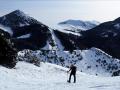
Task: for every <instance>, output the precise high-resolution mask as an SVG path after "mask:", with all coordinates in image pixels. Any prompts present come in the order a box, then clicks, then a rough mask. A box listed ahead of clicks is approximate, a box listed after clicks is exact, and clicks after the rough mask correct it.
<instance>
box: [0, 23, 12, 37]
mask: <svg viewBox="0 0 120 90" xmlns="http://www.w3.org/2000/svg"><path fill="white" fill-rule="evenodd" d="M0 29H2V30H4V31H5V32H8V33H9V34H10V35H11V36H12V35H13V31H12V30H11V28H9V27H7V26H4V25H1V24H0Z"/></svg>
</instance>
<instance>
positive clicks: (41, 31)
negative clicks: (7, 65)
mask: <svg viewBox="0 0 120 90" xmlns="http://www.w3.org/2000/svg"><path fill="white" fill-rule="evenodd" d="M21 13H22V14H21ZM5 16H6V17H7V18H4V19H2V20H3V23H1V24H2V27H9V28H10V29H7V28H3V29H5V30H2V31H1V32H3V31H4V32H5V33H7V32H8V31H7V30H9V32H8V34H9V33H10V30H11V31H12V35H11V33H10V35H9V38H10V39H11V40H12V41H13V42H14V45H15V46H16V48H17V49H18V51H22V50H24V49H31V50H38V51H34V52H33V51H31V53H35V52H36V53H35V55H34V56H36V55H37V54H39V55H38V56H39V59H40V60H42V61H47V62H51V63H55V64H59V65H62V66H65V67H66V66H68V65H70V64H71V63H76V64H77V66H78V67H79V71H83V72H86V73H89V74H93V75H103V76H107V75H108V76H110V75H112V74H113V73H114V72H115V70H117V71H118V69H119V60H117V59H114V58H112V57H110V56H108V55H107V54H104V52H102V51H100V50H99V49H95V48H94V49H89V48H91V47H97V48H100V49H102V50H103V51H104V50H107V51H109V50H110V49H111V48H117V47H116V45H119V42H117V40H118V41H119V31H117V30H118V25H117V28H116V26H115V25H116V24H118V20H116V21H113V22H115V23H114V24H113V22H112V23H111V22H110V23H107V24H105V23H103V24H100V25H98V26H96V27H94V28H93V29H92V30H87V31H81V32H80V34H79V33H78V32H73V33H71V32H70V33H68V32H66V31H64V30H63V31H60V30H54V29H52V28H50V27H48V26H46V25H44V24H42V23H40V22H38V21H37V20H35V19H33V18H31V17H29V16H28V15H26V14H24V13H23V12H21V11H19V10H17V11H14V12H12V13H10V14H7V15H5ZM3 17H4V16H3ZM3 17H2V18H3ZM14 17H15V18H14ZM19 18H20V19H19ZM11 19H12V20H11ZM1 22H2V21H1ZM15 22H17V23H15ZM19 23H22V24H24V25H23V26H21V25H20V24H19ZM25 23H27V24H25ZM104 24H105V25H104ZM106 25H108V26H109V27H108V30H102V28H104V29H105V28H107V27H106ZM112 25H113V26H114V28H113V29H111V28H110V26H111V27H112ZM114 29H115V30H114ZM98 30H99V31H98ZM110 30H112V31H114V32H115V33H117V36H116V35H115V36H116V38H112V37H110V38H109V39H108V37H107V38H106V37H103V33H104V32H108V33H107V34H109V35H112V34H111V33H109V31H110ZM76 33H77V34H76ZM104 34H105V33H104ZM6 35H7V34H6ZM106 40H108V42H110V46H111V47H109V46H108V44H107V43H105V42H106ZM110 40H113V42H111V41H110ZM114 41H115V43H114ZM101 42H102V43H101ZM103 45H104V46H103ZM99 46H101V47H102V48H101V47H99ZM87 48H88V50H85V49H87ZM81 50H83V51H81ZM117 50H119V49H117ZM97 52H100V55H97ZM118 52H119V51H118ZM23 53H24V51H23ZM111 53H114V52H113V51H112V52H110V53H109V54H111ZM98 54H99V53H98ZM89 55H91V56H89ZM111 55H112V56H118V55H119V53H115V55H114V54H111ZM23 58H24V56H23ZM108 68H109V69H108Z"/></svg>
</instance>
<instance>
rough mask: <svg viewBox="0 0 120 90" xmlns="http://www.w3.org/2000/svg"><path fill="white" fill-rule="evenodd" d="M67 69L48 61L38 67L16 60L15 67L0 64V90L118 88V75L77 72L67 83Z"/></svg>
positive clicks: (105, 89) (92, 89)
mask: <svg viewBox="0 0 120 90" xmlns="http://www.w3.org/2000/svg"><path fill="white" fill-rule="evenodd" d="M67 70H68V69H66V68H63V67H60V66H57V65H54V64H49V63H41V66H40V67H37V66H34V65H32V64H29V63H25V62H18V63H17V65H16V67H15V69H7V68H5V67H2V66H0V90H119V88H120V85H119V82H120V77H99V76H93V75H88V74H84V73H81V72H77V82H76V83H67V82H66V81H67V79H68V75H67V72H66V71H67Z"/></svg>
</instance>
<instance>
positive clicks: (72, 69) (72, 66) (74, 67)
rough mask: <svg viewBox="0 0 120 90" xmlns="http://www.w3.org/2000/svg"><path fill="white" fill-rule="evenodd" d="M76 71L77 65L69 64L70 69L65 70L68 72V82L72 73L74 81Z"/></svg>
mask: <svg viewBox="0 0 120 90" xmlns="http://www.w3.org/2000/svg"><path fill="white" fill-rule="evenodd" d="M70 71H71V72H70ZM76 71H77V67H76V66H74V65H73V64H72V65H71V66H70V70H69V71H68V72H67V73H69V72H70V75H69V80H68V82H69V83H70V82H71V76H72V75H73V77H74V83H76Z"/></svg>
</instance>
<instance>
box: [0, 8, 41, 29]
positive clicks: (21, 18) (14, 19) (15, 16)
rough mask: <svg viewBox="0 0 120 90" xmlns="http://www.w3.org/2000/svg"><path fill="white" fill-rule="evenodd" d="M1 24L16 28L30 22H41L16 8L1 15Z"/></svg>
mask: <svg viewBox="0 0 120 90" xmlns="http://www.w3.org/2000/svg"><path fill="white" fill-rule="evenodd" d="M0 24H1V25H4V26H7V27H10V28H12V29H14V28H16V27H22V26H26V25H30V24H40V22H38V21H37V20H35V19H34V18H32V17H30V16H28V15H27V14H25V13H24V12H22V11H20V10H15V11H13V12H11V13H9V14H7V15H5V16H2V17H0Z"/></svg>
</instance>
